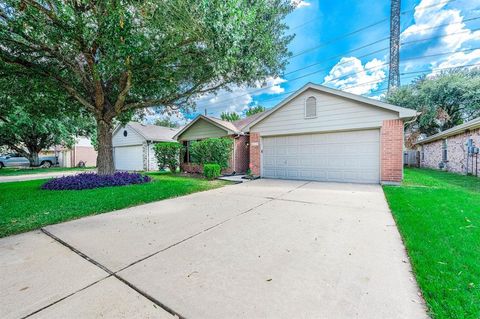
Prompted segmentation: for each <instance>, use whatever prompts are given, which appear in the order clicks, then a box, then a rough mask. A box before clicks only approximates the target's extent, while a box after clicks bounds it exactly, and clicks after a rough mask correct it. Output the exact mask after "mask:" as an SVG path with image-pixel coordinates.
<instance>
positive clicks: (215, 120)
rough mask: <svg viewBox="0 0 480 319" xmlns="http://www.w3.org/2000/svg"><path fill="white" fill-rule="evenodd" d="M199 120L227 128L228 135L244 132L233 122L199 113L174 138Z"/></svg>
mask: <svg viewBox="0 0 480 319" xmlns="http://www.w3.org/2000/svg"><path fill="white" fill-rule="evenodd" d="M199 120H204V121H206V122H208V123H210V124H212V125H215V126H216V127H218V128H220V129H222V130H225V131H226V133H227V135H230V134H241V133H242V132H241V131H239V130H238V129H237V127H236V126H235V125H233V123H232V122H227V121H223V120H221V119H218V118H216V117H212V116H205V115H201V114H200V115H198V116H197V117H196V118H194V119H193V120H192V121H191V122H190V123H188V124H187V125H185V126H184V127H182V128H181V129H180V130H179V131H178V132H176V134H175V135H174V136H173V139H175V140H176V139H178V138H179V137H180V135H182V134H183V133H184V132H185V131H186V130H188V129H189V128H190V127H191V126H192V125H193V124H195V123H197V122H198V121H199Z"/></svg>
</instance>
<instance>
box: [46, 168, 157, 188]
mask: <svg viewBox="0 0 480 319" xmlns="http://www.w3.org/2000/svg"><path fill="white" fill-rule="evenodd" d="M151 180H152V179H151V178H150V177H149V176H146V175H142V174H139V173H129V172H116V173H114V174H112V175H98V174H97V173H81V174H77V175H71V176H63V177H58V178H53V179H51V180H49V181H48V182H46V183H45V184H43V185H42V189H46V190H82V189H92V188H100V187H109V186H123V185H132V184H143V183H148V182H150V181H151Z"/></svg>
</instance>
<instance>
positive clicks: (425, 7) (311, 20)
mask: <svg viewBox="0 0 480 319" xmlns="http://www.w3.org/2000/svg"><path fill="white" fill-rule="evenodd" d="M455 1H457V0H450V1H445V2H441V3H437V4H432V5H428V6H423V7H418V6H416V7H413V8H412V9H409V10H405V11H402V12H401V13H400V14H402V15H403V14H407V13H410V12H413V11H416V10H417V11H422V10H426V9H428V8H432V7H438V6H443V5H444V4H449V3H452V2H455ZM320 18H321V17H317V18H313V19H310V20H308V21H306V22H303V23H300V24H298V25H296V26H294V27H292V28H291V29H290V30H292V31H293V30H297V29H300V28H302V27H304V26H306V25H307V24H310V23H312V22H313V21H316V20H318V19H320ZM387 20H388V18H386V19H382V20H380V21H378V22H384V21H387Z"/></svg>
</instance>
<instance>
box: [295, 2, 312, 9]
mask: <svg viewBox="0 0 480 319" xmlns="http://www.w3.org/2000/svg"><path fill="white" fill-rule="evenodd" d="M291 2H292V4H293V5H294V6H295V7H296V8H297V9H300V8H305V7H309V6H310V5H311V3H310V2H307V1H304V0H300V1H299V0H292V1H291Z"/></svg>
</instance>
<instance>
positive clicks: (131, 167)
mask: <svg viewBox="0 0 480 319" xmlns="http://www.w3.org/2000/svg"><path fill="white" fill-rule="evenodd" d="M177 131H178V129H175V128H170V127H163V126H158V125H147V124H140V123H137V122H129V123H128V124H126V125H119V126H117V127H116V128H115V130H114V131H113V137H112V144H113V158H114V162H115V169H117V170H124V171H154V170H158V165H157V160H156V158H155V152H154V150H153V145H154V144H155V143H158V142H175V140H173V135H175V133H176V132H177Z"/></svg>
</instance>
